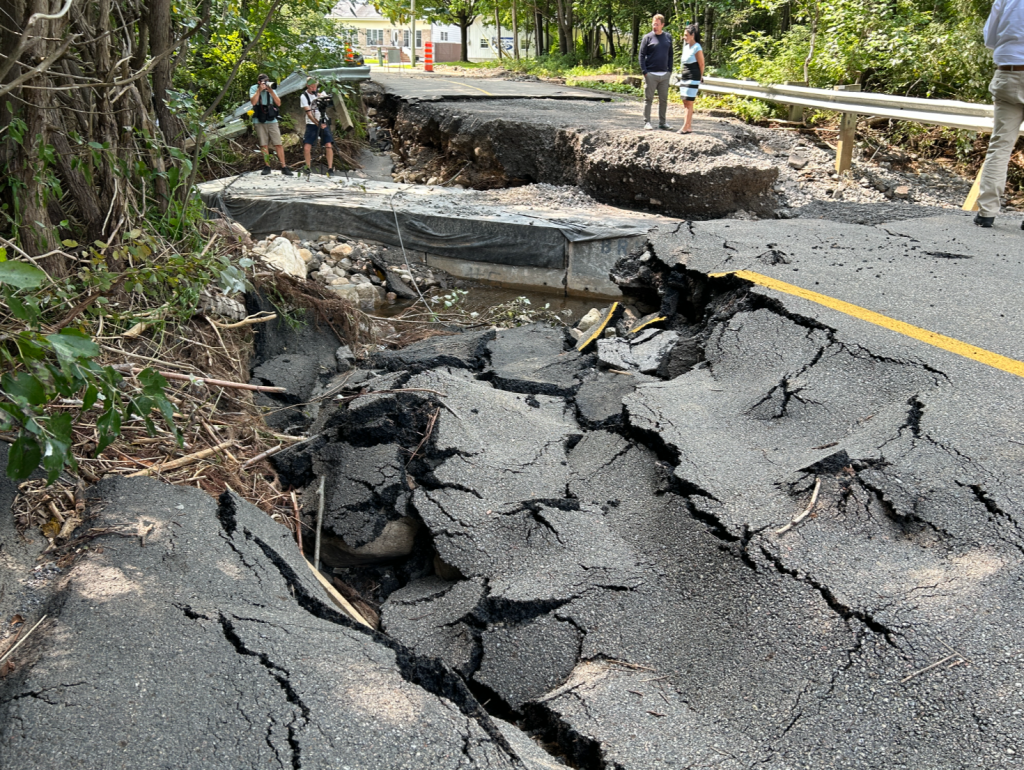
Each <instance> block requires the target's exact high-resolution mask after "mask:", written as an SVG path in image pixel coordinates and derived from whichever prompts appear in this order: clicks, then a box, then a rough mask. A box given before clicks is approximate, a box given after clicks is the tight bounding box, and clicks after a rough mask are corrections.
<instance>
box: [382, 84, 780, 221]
mask: <svg viewBox="0 0 1024 770" xmlns="http://www.w3.org/2000/svg"><path fill="white" fill-rule="evenodd" d="M367 97H368V101H369V103H370V104H371V105H373V107H374V108H375V110H376V118H377V121H378V123H379V124H380V125H382V126H383V127H385V128H388V129H390V130H391V134H392V139H393V147H392V151H393V157H394V158H395V162H396V177H395V178H396V180H398V181H408V182H430V181H431V180H432V179H433V180H434V182H435V183H436V182H442V181H448V180H453V181H456V182H458V183H460V184H463V185H465V186H468V187H475V188H477V189H493V188H498V187H508V186H515V185H521V184H529V183H537V182H543V183H548V184H556V185H575V186H578V187H580V188H581V189H583V190H584V191H586V192H587V193H588V194H589V195H591V196H592V197H594V198H595V199H597V200H600V201H602V202H604V203H611V204H616V205H622V206H630V207H639V208H645V209H650V210H654V211H658V212H660V213H663V214H667V215H670V216H678V217H685V218H688V219H713V218H718V217H724V216H728V215H729V214H733V213H735V212H737V211H748V212H751V213H754V214H757V215H759V216H771V215H772V212H773V211H774V209H775V208H776V206H777V202H776V200H775V194H774V191H773V190H772V185H773V183H774V182H775V181H776V179H777V178H778V170H777V169H776V168H775V167H774V166H773V165H772V164H771V163H770V162H769V161H767V160H766V159H765V158H764V154H763V153H762V152H761V151H760V150H759V149H758V146H757V142H756V140H755V138H754V135H753V134H752V133H751V132H750V131H749V130H747V129H745V128H744V127H743V126H740V125H737V124H732V123H729V124H726V123H724V122H723V123H721V124H716V125H715V127H714V130H711V131H708V132H706V133H701V134H693V135H690V136H686V137H681V136H679V135H677V134H675V133H674V132H669V131H638V130H632V129H625V128H623V127H621V126H620V125H618V124H617V123H612V122H610V121H607V120H605V118H606V116H605V114H604V113H605V112H606V111H607V110H608V105H605V104H602V103H584V102H563V101H558V100H548V99H530V100H526V99H515V100H514V99H500V100H490V101H474V102H472V103H470V102H458V101H436V102H426V101H414V100H407V101H404V100H401V99H399V98H397V97H395V96H393V95H391V94H388V93H385V92H384V91H383V90H369V91H368V94H367ZM591 113H593V114H592V115H591ZM585 126H586V127H585ZM589 126H592V128H590V127H589Z"/></svg>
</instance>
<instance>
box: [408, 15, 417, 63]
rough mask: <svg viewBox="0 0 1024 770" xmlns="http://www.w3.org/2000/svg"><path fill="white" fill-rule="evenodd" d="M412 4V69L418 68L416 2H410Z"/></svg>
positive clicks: (410, 52) (410, 54) (410, 48)
mask: <svg viewBox="0 0 1024 770" xmlns="http://www.w3.org/2000/svg"><path fill="white" fill-rule="evenodd" d="M410 2H411V3H412V39H411V40H410V41H409V61H410V62H412V67H413V68H415V67H416V0H410Z"/></svg>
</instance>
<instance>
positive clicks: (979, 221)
mask: <svg viewBox="0 0 1024 770" xmlns="http://www.w3.org/2000/svg"><path fill="white" fill-rule="evenodd" d="M995 223H996V218H995V217H983V216H982V215H981V214H975V215H974V224H976V225H977V226H978V227H992V225H994V224H995Z"/></svg>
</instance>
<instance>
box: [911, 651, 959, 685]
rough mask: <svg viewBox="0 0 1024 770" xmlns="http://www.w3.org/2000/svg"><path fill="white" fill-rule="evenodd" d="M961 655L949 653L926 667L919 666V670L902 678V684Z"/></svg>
mask: <svg viewBox="0 0 1024 770" xmlns="http://www.w3.org/2000/svg"><path fill="white" fill-rule="evenodd" d="M959 657H960V656H959V655H947V656H946V657H944V658H943V659H942V660H937V661H935V662H934V663H932V664H931V665H930V666H925V667H924V668H919V669H918V670H917V671H915V672H914V673H912V674H910V675H909V676H905V677H903V678H902V679H901V680H900V684H906V683H907V682H909V681H910V680H911V679H913V678H914V677H915V676H920V675H921V674H923V673H925V672H926V671H931V670H932V669H933V668H938V667H939V666H941V665H942V664H943V663H948V662H949V661H951V660H953V658H959Z"/></svg>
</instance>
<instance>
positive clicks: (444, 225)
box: [203, 189, 643, 270]
mask: <svg viewBox="0 0 1024 770" xmlns="http://www.w3.org/2000/svg"><path fill="white" fill-rule="evenodd" d="M203 200H204V202H205V203H206V205H207V206H208V207H209V208H211V209H213V210H214V211H217V212H219V213H221V214H222V215H223V216H226V217H229V218H231V219H234V220H237V221H238V222H239V223H240V224H242V225H243V226H244V227H245V228H246V229H247V230H249V231H250V232H252V233H254V234H257V235H261V234H266V233H280V232H282V231H284V230H309V231H313V232H322V233H340V234H343V235H345V236H346V237H349V238H355V239H359V240H373V241H380V242H382V243H386V244H388V245H390V246H404V247H405V248H406V249H411V250H414V251H424V252H427V253H429V254H437V255H439V256H444V257H450V258H453V259H463V260H467V261H470V262H489V263H493V264H501V265H514V266H519V267H539V268H550V269H556V270H563V269H565V267H566V243H568V242H570V241H571V242H581V241H597V240H605V239H609V238H622V237H628V236H631V235H639V234H642V232H643V231H642V230H641V229H640V228H638V227H637V225H635V224H632V223H623V222H602V223H587V222H584V223H581V222H563V221H552V220H548V219H543V218H540V217H529V216H523V215H521V214H502V215H501V216H500V217H498V216H483V215H481V214H480V213H479V212H474V214H472V215H466V214H464V213H463V214H460V213H459V212H458V211H457V210H454V209H453V210H448V211H437V210H431V209H429V208H427V207H425V206H420V205H417V204H415V203H412V202H410V201H408V200H405V201H402V202H401V205H396V207H395V210H394V211H392V209H391V207H390V206H370V205H366V204H365V202H364V201H360V200H358V199H354V198H353V197H352V196H351V195H349V196H347V195H346V194H345V192H344V191H342V192H340V193H339V192H336V191H334V190H331V191H323V192H321V191H316V190H311V189H307V190H303V191H302V194H301V197H298V196H296V194H295V192H294V191H291V192H290V193H289V192H287V191H285V190H267V191H254V190H247V191H245V193H243V194H233V193H232V192H231V191H228V192H227V194H224V193H223V192H216V193H205V194H204V195H203ZM396 216H397V219H398V222H397V227H396V222H395V219H396Z"/></svg>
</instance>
